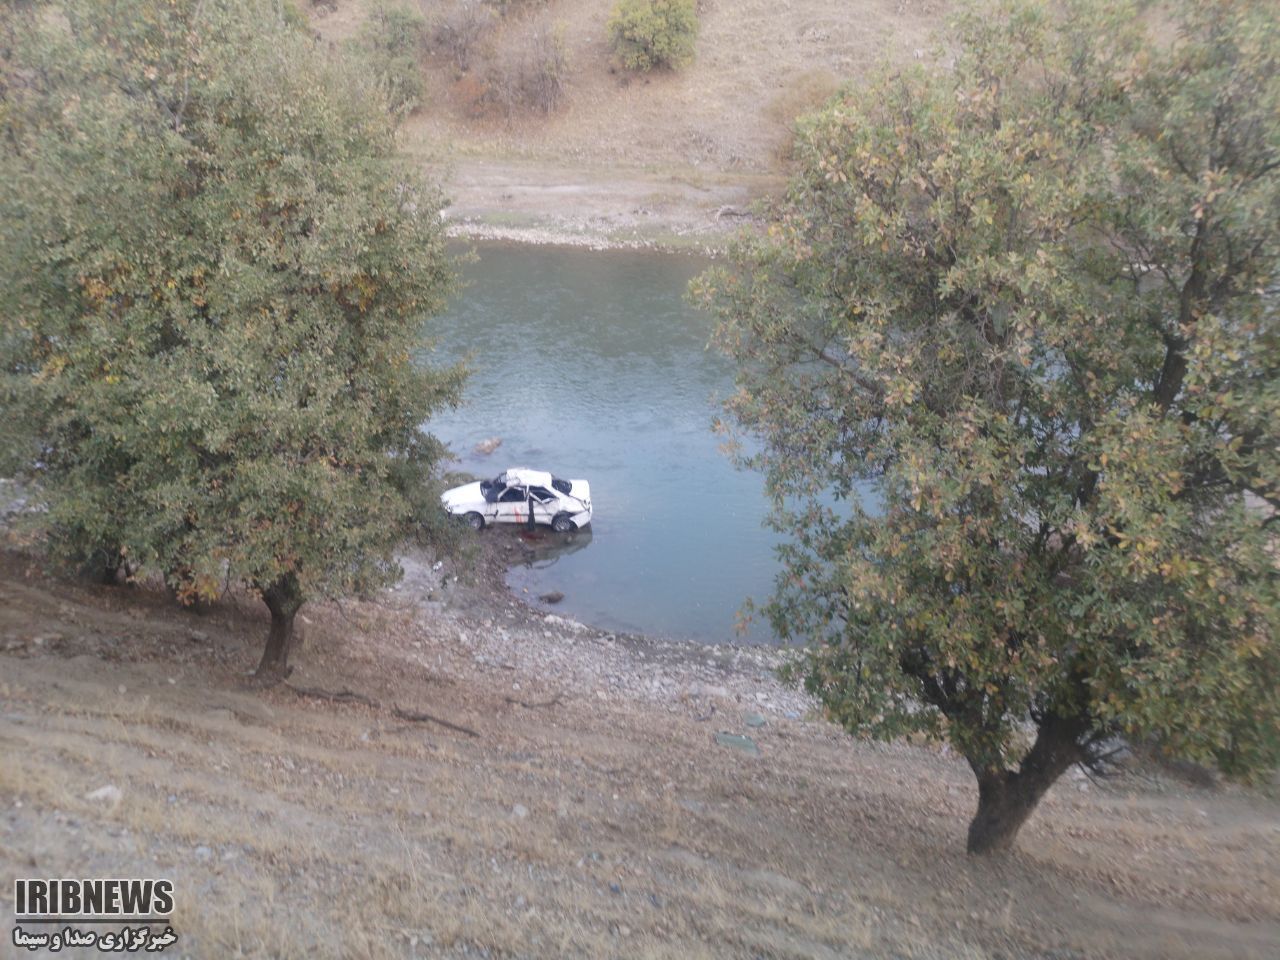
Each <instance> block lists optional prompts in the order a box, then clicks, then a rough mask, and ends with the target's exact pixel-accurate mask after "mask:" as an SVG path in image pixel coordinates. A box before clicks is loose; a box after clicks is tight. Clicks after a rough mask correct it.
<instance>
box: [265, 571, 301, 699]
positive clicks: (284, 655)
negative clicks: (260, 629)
mask: <svg viewBox="0 0 1280 960" xmlns="http://www.w3.org/2000/svg"><path fill="white" fill-rule="evenodd" d="M262 599H263V601H264V602H265V603H266V605H267V609H268V610H270V611H271V632H270V633H269V634H267V646H266V648H265V649H264V650H263V651H262V660H261V662H260V663H259V664H258V669H257V671H256V675H257V676H258V677H259V678H260V679H263V680H272V681H277V682H278V681H280V680H283V679H284V678H285V677H287V676H288V675H289V673H290V672H291V671H290V669H289V650H290V648H291V647H292V646H293V620H294V617H296V616H297V614H298V610H299V609H300V608H301V607H302V589H301V587H300V586H299V584H298V578H297V577H296V576H294V575H293V574H292V573H288V574H285V575H284V576H283V577H281V578H280V579H279V580H277V581H276V582H275V583H273V584H272V585H271V586H269V587H267V588H266V589H265V590H263V591H262Z"/></svg>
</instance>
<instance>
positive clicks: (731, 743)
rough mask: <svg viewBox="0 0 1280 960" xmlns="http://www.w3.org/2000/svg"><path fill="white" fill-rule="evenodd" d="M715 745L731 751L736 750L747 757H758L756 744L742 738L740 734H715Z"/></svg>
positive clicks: (758, 750)
mask: <svg viewBox="0 0 1280 960" xmlns="http://www.w3.org/2000/svg"><path fill="white" fill-rule="evenodd" d="M716 743H718V744H720V746H722V747H728V748H729V749H731V750H737V751H739V752H741V753H745V754H747V755H748V756H752V757H758V756H760V748H759V747H758V746H756V742H755V741H754V740H752V739H751V738H750V737H744V736H743V735H742V734H740V733H717V734H716Z"/></svg>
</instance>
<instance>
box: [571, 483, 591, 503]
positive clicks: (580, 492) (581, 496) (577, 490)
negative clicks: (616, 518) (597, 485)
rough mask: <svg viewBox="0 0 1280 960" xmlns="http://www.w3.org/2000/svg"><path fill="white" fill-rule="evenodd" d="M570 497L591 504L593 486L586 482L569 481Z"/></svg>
mask: <svg viewBox="0 0 1280 960" xmlns="http://www.w3.org/2000/svg"><path fill="white" fill-rule="evenodd" d="M569 496H571V497H575V498H577V499H578V500H581V501H582V502H583V503H590V502H591V484H589V483H587V481H585V480H570V481H569Z"/></svg>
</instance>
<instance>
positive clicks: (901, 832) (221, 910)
mask: <svg viewBox="0 0 1280 960" xmlns="http://www.w3.org/2000/svg"><path fill="white" fill-rule="evenodd" d="M485 546H486V549H485V550H483V551H480V552H478V553H473V554H472V555H471V557H470V559H469V560H467V561H466V562H465V563H463V564H461V565H459V566H458V567H456V568H455V566H453V565H451V564H448V563H445V564H442V565H441V566H440V567H439V569H433V568H434V566H435V564H434V563H433V562H431V560H430V558H428V557H411V558H409V560H410V562H409V563H408V564H407V567H408V572H409V576H408V579H407V581H406V584H405V585H404V586H403V587H401V588H400V589H399V590H397V591H393V592H390V593H388V594H386V595H383V596H380V597H378V598H375V599H373V600H369V601H363V602H361V601H353V602H350V603H344V604H342V605H337V604H327V605H321V604H316V605H311V606H308V607H307V608H304V610H303V614H302V616H303V617H305V618H306V620H305V622H304V623H303V625H302V626H303V634H304V640H303V645H302V647H301V649H300V650H298V651H297V652H296V653H295V655H294V658H293V662H294V664H295V667H296V671H295V673H294V675H293V677H292V678H291V680H290V686H282V687H277V688H274V689H271V690H267V691H259V690H254V689H252V688H251V687H250V686H249V685H248V684H247V683H246V673H247V671H248V670H250V669H252V667H253V665H254V663H256V660H257V654H258V653H259V651H260V645H261V642H262V638H263V636H265V631H266V616H265V608H262V606H261V604H260V603H256V602H251V601H249V600H248V599H245V598H235V597H232V598H228V599H226V600H224V601H222V602H221V603H219V604H218V605H217V606H216V607H215V608H214V609H213V610H212V611H210V612H208V613H206V614H204V615H191V614H187V613H183V612H180V611H176V610H175V609H174V608H173V606H172V605H171V603H170V602H169V600H168V599H167V598H166V597H165V596H164V595H163V594H162V593H160V592H158V591H151V590H147V589H141V588H119V587H116V588H106V587H96V586H88V585H84V584H79V583H72V582H67V581H62V580H57V579H52V578H49V577H48V576H46V575H45V574H44V573H43V572H42V571H41V570H40V568H39V565H38V564H36V563H34V562H33V561H32V560H31V559H30V558H29V557H25V556H22V555H17V554H13V553H10V554H6V555H4V557H3V560H2V562H0V882H5V883H7V882H8V880H9V878H11V877H14V876H44V877H55V876H77V875H80V876H166V877H170V878H172V879H173V880H174V883H175V892H176V898H177V913H176V916H175V922H174V926H175V929H176V930H177V931H178V932H179V934H180V935H181V937H182V938H183V939H182V940H181V941H180V942H179V944H178V945H177V946H178V947H179V948H180V952H179V955H188V956H192V957H226V956H252V957H304V956H305V957H383V956H386V957H436V956H447V957H454V956H492V957H500V956H512V957H547V956H567V957H593V958H594V957H735V958H737V957H751V956H759V957H882V956H904V957H974V958H987V957H989V958H996V957H1007V958H1014V957H1056V958H1067V957H1081V958H1083V957H1152V958H1156V957H1160V958H1165V957H1188V958H1192V957H1194V958H1205V957H1223V958H1226V957H1258V958H1262V957H1266V956H1270V955H1273V951H1274V947H1275V944H1276V943H1277V942H1280V868H1278V867H1277V864H1280V828H1278V827H1277V823H1278V822H1280V817H1277V814H1278V813H1280V807H1278V806H1277V803H1276V802H1275V800H1273V799H1269V798H1268V797H1266V796H1265V795H1263V794H1260V793H1257V792H1247V791H1242V790H1238V789H1235V788H1217V789H1208V788H1196V787H1192V786H1189V785H1186V784H1182V783H1178V782H1176V781H1173V780H1170V779H1167V778H1165V777H1162V776H1159V775H1154V774H1152V775H1147V776H1143V777H1129V778H1126V779H1124V780H1121V781H1118V782H1114V783H1111V784H1107V785H1103V786H1095V785H1092V784H1090V783H1088V782H1087V781H1085V780H1082V779H1075V778H1072V779H1064V781H1063V782H1061V783H1060V784H1058V785H1057V786H1056V787H1055V788H1054V789H1053V791H1052V792H1051V794H1050V796H1049V797H1048V799H1047V800H1046V802H1045V804H1044V805H1043V807H1042V808H1041V810H1040V811H1039V812H1038V813H1037V814H1036V816H1035V818H1034V819H1033V821H1032V822H1031V823H1030V825H1029V826H1028V827H1027V828H1026V829H1025V830H1024V832H1023V835H1022V838H1021V840H1020V844H1019V850H1018V852H1017V853H1016V854H1015V855H1014V856H1013V857H1012V858H1010V859H1008V860H1005V861H999V862H982V861H974V860H971V859H969V858H967V857H966V856H965V855H964V853H963V838H964V831H965V827H966V824H967V818H968V816H969V814H970V812H971V810H972V808H973V804H974V787H973V782H972V778H971V775H970V774H969V773H968V771H967V770H966V768H965V767H964V765H963V764H962V763H961V762H959V761H958V760H957V759H956V758H954V757H950V756H946V755H944V754H942V753H939V752H937V751H935V750H930V749H924V748H920V747H914V746H910V745H906V744H900V745H894V746H888V747H886V746H873V745H866V744H859V743H856V742H853V741H851V740H850V739H849V738H848V737H846V736H845V735H843V734H842V733H840V732H839V731H837V730H836V729H834V728H833V727H832V726H830V725H829V724H827V723H825V722H824V721H822V720H820V719H819V718H817V716H816V715H815V714H814V712H813V711H812V709H811V705H809V704H808V703H806V702H805V701H804V699H803V697H802V696H801V695H800V694H798V693H796V692H794V691H790V690H785V689H783V688H782V687H780V686H779V685H778V684H777V682H776V680H774V679H773V678H772V676H771V673H770V667H771V666H772V663H771V662H769V658H771V657H774V656H776V654H772V653H770V652H769V651H759V650H735V649H732V648H717V649H714V650H708V649H706V648H703V647H694V646H684V645H680V644H657V643H654V642H652V641H646V640H644V639H643V638H638V637H622V636H618V635H614V634H602V633H601V632H599V631H596V630H592V629H590V628H584V627H581V626H580V625H575V624H573V623H571V622H568V621H565V620H564V619H563V618H558V617H557V616H556V614H554V613H553V612H551V611H550V609H549V608H543V609H538V608H537V607H536V606H529V605H526V604H524V603H521V602H520V601H518V600H517V599H516V598H513V597H511V596H509V595H508V594H507V593H506V592H505V591H502V590H501V589H497V588H496V587H495V584H494V580H493V577H494V576H495V574H496V575H498V576H500V574H501V569H502V555H503V552H504V550H506V549H507V548H506V547H505V546H504V545H503V542H502V541H501V540H500V539H498V538H494V539H492V540H490V541H488V542H487V543H486V544H485ZM454 576H457V577H458V580H457V582H456V583H455V582H454V580H453V577H454ZM303 690H306V691H311V693H310V694H308V693H304V692H301V691H303ZM321 691H325V692H327V693H329V694H342V693H343V692H344V691H347V692H349V694H350V696H347V697H346V698H345V702H343V701H332V700H327V699H323V698H321V697H317V696H316V695H315V694H317V693H319V692H321ZM352 697H357V698H363V702H356V701H353V699H352ZM427 715H429V716H430V717H432V718H435V720H440V721H445V722H446V723H447V724H449V726H446V725H443V724H441V723H438V722H434V721H433V720H428V719H425V717H426V716H427ZM411 716H412V717H417V718H418V719H416V720H414V719H406V717H411ZM717 734H733V735H737V736H745V737H749V738H750V739H751V741H752V742H753V743H754V744H755V745H756V749H757V752H755V753H751V752H746V751H744V750H743V749H741V747H742V746H743V745H744V742H743V741H740V740H731V741H729V743H728V744H727V745H726V743H724V742H723V741H724V740H725V739H726V738H724V737H720V738H719V740H718V739H717ZM104 786H112V787H115V788H116V789H117V790H118V791H119V794H118V797H117V796H116V794H115V793H114V792H112V791H108V792H107V795H106V796H105V797H104V798H102V799H97V800H91V799H88V798H87V796H88V795H89V794H92V793H93V792H94V791H97V790H99V788H101V787H104Z"/></svg>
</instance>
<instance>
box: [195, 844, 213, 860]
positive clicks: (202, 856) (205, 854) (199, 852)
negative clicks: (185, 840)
mask: <svg viewBox="0 0 1280 960" xmlns="http://www.w3.org/2000/svg"><path fill="white" fill-rule="evenodd" d="M212 857H213V851H212V850H210V849H209V848H208V847H206V846H205V845H204V844H201V845H200V846H198V847H196V859H197V860H209V859H211V858H212Z"/></svg>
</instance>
